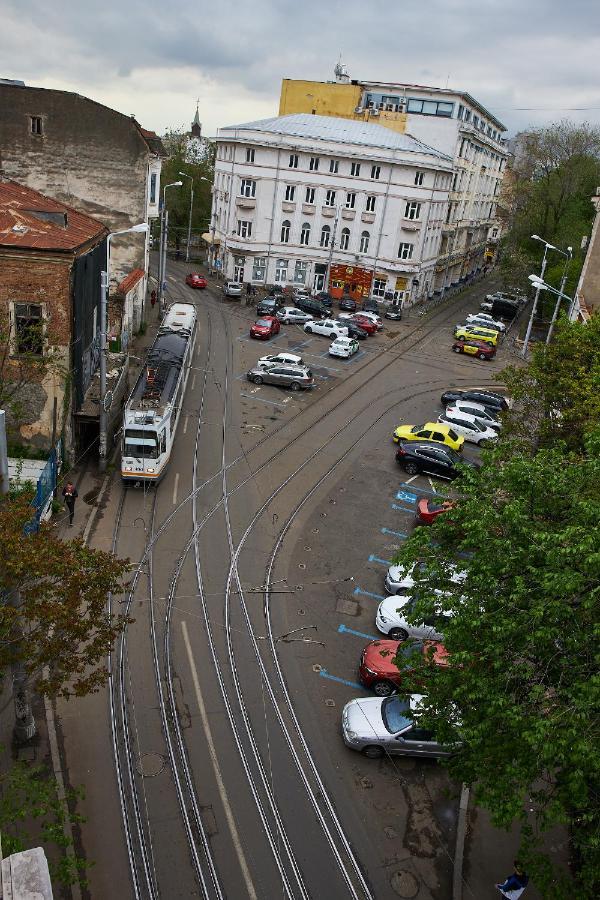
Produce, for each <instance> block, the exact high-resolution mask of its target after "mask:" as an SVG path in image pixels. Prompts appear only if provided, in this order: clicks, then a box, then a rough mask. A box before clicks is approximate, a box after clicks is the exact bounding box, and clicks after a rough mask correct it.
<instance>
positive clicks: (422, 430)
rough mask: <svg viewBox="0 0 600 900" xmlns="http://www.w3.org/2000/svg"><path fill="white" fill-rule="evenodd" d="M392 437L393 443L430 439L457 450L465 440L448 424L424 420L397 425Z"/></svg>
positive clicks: (460, 448)
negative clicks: (413, 423) (418, 422)
mask: <svg viewBox="0 0 600 900" xmlns="http://www.w3.org/2000/svg"><path fill="white" fill-rule="evenodd" d="M392 438H393V441H394V443H395V444H397V443H398V442H399V441H431V442H432V443H434V444H445V445H446V446H447V447H451V448H452V450H459V451H460V450H462V445H463V444H464V442H465V439H464V438H463V437H460V435H458V434H457V433H456V432H455V431H453V430H452V429H451V428H450V426H449V425H438V424H437V422H425V424H424V425H398V427H397V428H396V429H395V430H394V433H393V435H392Z"/></svg>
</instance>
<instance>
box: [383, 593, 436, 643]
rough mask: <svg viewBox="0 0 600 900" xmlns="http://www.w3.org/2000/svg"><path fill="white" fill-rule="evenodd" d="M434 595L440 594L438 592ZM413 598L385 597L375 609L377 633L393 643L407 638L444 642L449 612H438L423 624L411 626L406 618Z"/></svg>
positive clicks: (412, 605) (413, 601)
mask: <svg viewBox="0 0 600 900" xmlns="http://www.w3.org/2000/svg"><path fill="white" fill-rule="evenodd" d="M436 593H439V594H441V592H440V591H436ZM415 602H416V601H415V600H414V598H413V597H386V598H385V600H382V601H381V603H380V604H379V606H378V608H377V615H376V617H375V624H376V626H377V628H378V629H379V631H381V632H382V633H383V634H387V635H388V636H389V637H390V638H392V640H394V641H405V640H407V638H423V639H425V640H427V641H443V640H444V624H445V623H446V622H447V621H448V618H449V617H450V616H451V615H452V613H451V612H445V613H443V612H440V613H438V615H436V616H432V617H431V618H430V619H427V620H426V621H425V622H421V623H418V624H412V623H411V622H409V621H408V620H407V618H406V616H407V615H409V614H410V612H411V610H412V608H413V607H414V605H415Z"/></svg>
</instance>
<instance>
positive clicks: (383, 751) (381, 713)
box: [342, 694, 455, 759]
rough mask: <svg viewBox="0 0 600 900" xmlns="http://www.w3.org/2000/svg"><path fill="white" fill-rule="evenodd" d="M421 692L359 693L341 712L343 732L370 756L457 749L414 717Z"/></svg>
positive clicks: (353, 745)
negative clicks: (390, 694)
mask: <svg viewBox="0 0 600 900" xmlns="http://www.w3.org/2000/svg"><path fill="white" fill-rule="evenodd" d="M422 700H423V695H422V694H409V695H408V697H399V696H397V695H393V696H392V697H385V698H383V699H382V698H381V697H357V699H356V700H350V702H349V703H346V705H345V706H344V710H343V712H342V736H343V738H344V743H345V745H346V746H347V747H350V749H351V750H359V751H360V752H361V753H362V754H363V755H364V756H367V757H368V758H369V759H379V758H381V757H382V756H388V755H389V756H420V757H433V758H436V757H440V756H449V755H450V754H451V753H452V751H453V750H454V749H455V748H453V747H447V746H444V745H443V744H440V742H439V741H436V739H435V735H434V734H432V733H431V732H430V731H428V730H426V729H425V728H423V727H422V726H420V725H419V724H418V722H415V721H414V714H415V712H416V711H417V710H418V708H419V705H420V703H421V702H422Z"/></svg>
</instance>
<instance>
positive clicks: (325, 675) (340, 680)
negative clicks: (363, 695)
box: [319, 669, 364, 691]
mask: <svg viewBox="0 0 600 900" xmlns="http://www.w3.org/2000/svg"><path fill="white" fill-rule="evenodd" d="M319 676H320V677H321V678H329V680H330V681H337V682H338V684H347V685H348V687H352V688H358V689H359V691H362V690H364V688H363V686H362V684H359V683H358V681H348V680H347V679H346V678H338V676H337V675H330V674H329V672H328V671H327V669H321V670H320V671H319Z"/></svg>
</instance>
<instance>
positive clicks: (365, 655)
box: [358, 640, 449, 697]
mask: <svg viewBox="0 0 600 900" xmlns="http://www.w3.org/2000/svg"><path fill="white" fill-rule="evenodd" d="M448 655H449V654H448V652H447V650H446V648H445V647H444V645H443V644H442V643H441V642H440V641H389V640H383V641H381V640H378V641H370V643H368V644H367V646H366V647H365V648H364V650H363V652H362V653H361V656H360V664H359V667H358V680H359V681H360V683H361V684H363V685H364V686H365V687H366V688H370V690H372V691H374V692H375V693H376V694H377V696H378V697H389V696H390V694H394V693H396V691H397V690H398V688H401V687H402V686H403V683H404V684H406V682H407V680H409V679H410V676H411V673H413V672H414V669H415V662H416V661H417V659H416V658H418V657H419V656H425V657H426V658H427V660H428V661H429V662H430V663H431V665H432V666H447V665H448ZM419 687H420V685H419Z"/></svg>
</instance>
